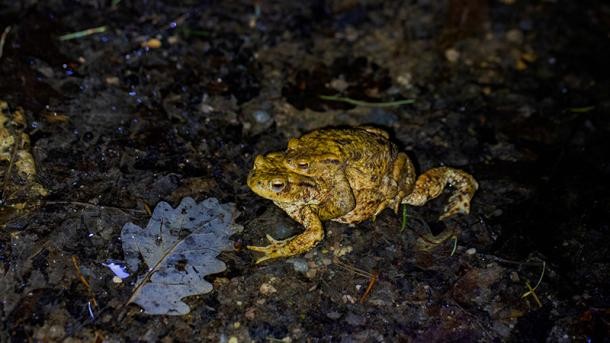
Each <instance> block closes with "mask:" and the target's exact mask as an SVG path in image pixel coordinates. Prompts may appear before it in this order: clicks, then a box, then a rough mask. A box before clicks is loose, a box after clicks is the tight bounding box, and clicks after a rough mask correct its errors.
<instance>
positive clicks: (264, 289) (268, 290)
mask: <svg viewBox="0 0 610 343" xmlns="http://www.w3.org/2000/svg"><path fill="white" fill-rule="evenodd" d="M258 291H259V292H261V294H262V295H269V294H273V293H276V292H277V289H275V287H273V286H272V285H271V284H269V283H266V282H265V283H263V284H262V285H261V287H260V288H259V289H258Z"/></svg>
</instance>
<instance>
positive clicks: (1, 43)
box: [0, 26, 11, 58]
mask: <svg viewBox="0 0 610 343" xmlns="http://www.w3.org/2000/svg"><path fill="white" fill-rule="evenodd" d="M9 32H11V27H10V26H7V27H6V28H5V29H4V32H2V37H0V58H2V52H3V51H4V43H5V42H6V36H8V33H9Z"/></svg>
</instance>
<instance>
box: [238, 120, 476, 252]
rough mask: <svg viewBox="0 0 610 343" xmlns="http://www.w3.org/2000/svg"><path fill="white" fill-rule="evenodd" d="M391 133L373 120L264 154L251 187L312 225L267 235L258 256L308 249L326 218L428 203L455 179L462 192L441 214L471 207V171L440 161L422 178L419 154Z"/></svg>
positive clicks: (360, 216)
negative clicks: (291, 233) (415, 157)
mask: <svg viewBox="0 0 610 343" xmlns="http://www.w3.org/2000/svg"><path fill="white" fill-rule="evenodd" d="M388 137H389V136H388V134H387V133H386V132H385V131H383V130H381V129H377V128H370V127H355V128H346V129H322V130H316V131H313V132H311V133H308V134H306V135H304V136H302V137H301V138H298V139H291V140H290V142H289V143H288V149H287V150H286V151H285V152H272V153H269V154H267V155H265V156H262V155H259V156H257V157H256V160H255V162H254V167H253V168H252V170H251V171H250V174H249V175H248V186H249V187H250V188H251V189H252V190H253V191H254V192H255V193H257V194H258V195H260V196H262V197H264V198H267V199H270V200H273V202H274V203H275V204H276V205H277V206H279V207H280V208H282V209H283V210H284V211H286V213H288V215H290V216H291V217H292V218H293V219H295V220H296V221H298V222H299V223H301V224H303V226H304V227H305V231H304V232H303V233H302V234H300V235H297V236H295V237H292V238H289V239H286V240H283V241H277V240H274V239H273V238H271V237H270V236H267V238H268V239H269V240H270V242H271V244H270V245H268V246H265V247H255V246H250V247H249V248H250V249H252V250H254V251H259V252H263V253H264V254H265V255H264V256H263V257H261V258H260V259H259V260H258V261H257V263H258V262H261V261H264V260H267V259H271V258H276V257H284V256H292V255H297V254H300V253H303V252H306V251H308V250H309V249H311V248H312V247H314V246H315V245H316V244H317V243H318V242H319V241H320V240H322V239H323V237H324V231H323V227H322V223H321V222H322V221H324V220H333V221H337V222H341V223H358V222H361V221H363V220H366V219H369V218H374V217H375V216H376V215H377V214H379V212H381V211H382V210H383V209H384V208H386V207H391V208H393V209H394V210H395V211H397V210H398V208H399V206H400V204H409V205H415V206H421V205H423V204H424V203H426V202H427V201H428V200H430V199H433V198H435V197H437V196H439V195H440V194H441V193H442V191H443V189H444V188H445V186H446V185H447V184H449V185H451V186H453V187H454V188H455V191H454V193H453V194H452V195H451V196H450V198H449V201H448V204H447V206H446V207H445V209H444V210H443V213H442V214H441V216H440V219H445V218H447V217H449V216H452V215H454V214H457V213H468V212H469V209H470V200H471V199H472V196H473V195H474V192H475V191H476V189H477V188H478V184H477V182H476V181H475V180H474V178H473V177H472V176H471V175H470V174H468V173H466V172H464V171H462V170H459V169H454V168H448V167H439V168H433V169H430V170H428V171H426V172H424V173H423V174H422V175H420V176H419V177H416V175H415V170H414V168H413V164H412V163H411V160H410V159H409V158H408V157H407V155H406V154H405V153H402V152H399V151H398V148H397V147H396V145H395V144H394V143H392V142H391V141H390V140H389V138H388Z"/></svg>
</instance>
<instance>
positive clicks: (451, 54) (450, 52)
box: [445, 48, 460, 63]
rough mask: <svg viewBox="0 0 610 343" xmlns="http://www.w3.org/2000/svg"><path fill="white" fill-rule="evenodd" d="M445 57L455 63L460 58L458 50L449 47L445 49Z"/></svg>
mask: <svg viewBox="0 0 610 343" xmlns="http://www.w3.org/2000/svg"><path fill="white" fill-rule="evenodd" d="M445 58H446V59H447V61H449V62H451V63H455V62H457V61H458V60H459V59H460V52H459V51H457V50H455V49H453V48H451V49H447V50H445Z"/></svg>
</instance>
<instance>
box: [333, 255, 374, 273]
mask: <svg viewBox="0 0 610 343" xmlns="http://www.w3.org/2000/svg"><path fill="white" fill-rule="evenodd" d="M333 262H335V264H336V265H338V266H339V267H341V268H343V269H345V270H347V271H350V272H352V273H354V274H357V275H360V276H364V277H366V278H372V277H373V274H371V273H369V272H367V271H366V270H363V269H360V268H356V267H354V266H352V265H349V264H347V263H344V262H343V261H341V260H340V259H339V258H338V257H336V258H334V259H333Z"/></svg>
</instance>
